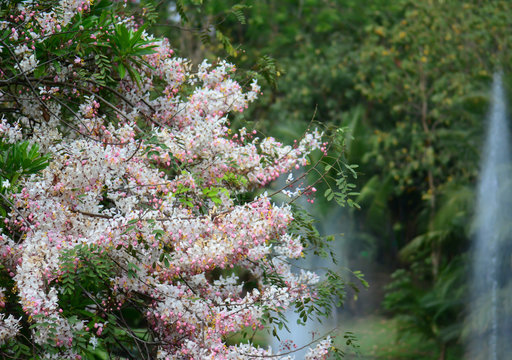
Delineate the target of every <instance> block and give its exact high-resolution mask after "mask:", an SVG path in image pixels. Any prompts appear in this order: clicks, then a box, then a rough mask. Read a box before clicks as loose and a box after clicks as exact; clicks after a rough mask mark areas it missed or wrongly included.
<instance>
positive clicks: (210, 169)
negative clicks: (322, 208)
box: [0, 0, 330, 359]
mask: <svg viewBox="0 0 512 360" xmlns="http://www.w3.org/2000/svg"><path fill="white" fill-rule="evenodd" d="M94 6H95V4H93V2H92V1H91V2H89V1H72V0H61V1H60V2H58V3H57V4H56V6H55V8H51V9H50V10H49V9H40V8H38V5H37V4H36V5H34V4H33V3H32V2H22V3H19V4H18V7H17V10H16V11H15V12H14V14H13V15H12V16H11V18H10V19H8V20H6V21H2V22H1V25H0V27H2V28H3V29H10V28H12V31H11V34H10V40H11V41H12V44H13V45H6V44H4V47H3V49H2V50H1V51H2V52H1V54H2V56H6V57H10V59H11V60H12V61H13V62H14V63H13V69H12V71H13V72H14V73H15V76H17V78H18V79H19V80H20V81H27V83H26V84H25V86H23V87H20V88H19V94H20V95H19V98H18V99H17V101H16V102H14V101H13V100H12V99H2V102H3V103H7V102H8V103H10V104H11V105H12V104H14V105H13V106H16V107H17V111H16V112H14V113H13V115H10V117H9V119H6V118H2V122H1V123H0V137H1V141H3V142H6V143H12V142H15V141H18V140H28V141H30V142H32V143H36V144H38V145H39V148H40V149H42V150H43V151H44V152H46V153H48V154H50V155H51V161H50V164H49V166H48V167H46V168H45V169H44V170H42V171H40V172H39V173H36V174H32V175H31V176H28V177H25V178H22V179H21V180H19V182H18V183H17V184H16V187H13V189H15V190H13V191H14V193H12V194H10V195H9V196H10V198H9V199H10V200H9V201H10V204H11V205H12V208H11V209H10V213H9V214H8V216H7V218H6V219H5V224H4V225H5V227H4V233H3V234H1V235H0V240H1V241H0V255H1V256H0V263H1V269H2V271H4V272H6V274H7V276H8V278H9V279H11V280H10V281H11V284H12V289H10V290H9V291H11V292H13V293H15V294H16V299H17V301H19V306H20V308H21V309H22V311H21V313H19V314H18V318H16V316H14V315H13V314H9V315H7V314H6V313H5V312H2V309H4V308H5V301H7V300H6V295H5V292H6V291H7V290H6V289H4V288H2V289H0V290H1V291H0V300H1V301H0V345H1V344H3V343H5V342H6V341H7V340H8V339H13V338H16V336H19V335H20V333H19V331H20V329H21V326H22V324H29V325H31V326H30V330H27V331H29V332H30V334H31V335H30V336H31V339H32V341H33V342H34V344H36V345H37V346H40V347H41V348H42V349H48V348H52V349H53V350H52V351H49V352H48V353H46V354H45V355H44V356H46V357H47V358H59V359H64V358H70V359H79V358H82V356H83V355H82V353H81V352H80V351H81V350H80V349H81V345H80V344H83V342H81V338H83V337H85V338H86V339H87V343H88V344H89V346H90V347H91V348H96V347H98V346H101V344H102V342H104V341H107V340H108V339H107V337H108V336H112V335H108V334H112V331H111V330H108V329H110V328H111V327H113V326H120V325H119V323H117V324H113V323H112V319H113V318H114V319H115V318H119V316H121V315H119V314H122V310H123V309H126V308H129V307H132V308H134V309H136V310H137V312H138V313H139V315H140V316H141V318H142V319H143V322H144V324H146V325H145V326H147V336H146V338H144V337H139V338H138V340H137V341H139V342H140V343H141V344H146V345H147V344H151V345H150V347H151V349H150V350H148V351H149V352H150V353H152V354H154V357H155V358H158V359H251V358H255V357H262V356H263V357H265V356H275V354H273V353H272V350H271V349H262V348H259V347H257V346H255V345H253V344H251V343H249V344H239V345H229V343H228V342H227V341H226V340H227V339H228V338H229V337H230V336H231V335H233V334H235V333H238V332H241V331H259V330H262V329H265V327H266V326H267V322H266V319H267V318H268V316H269V314H271V313H274V312H282V311H284V310H286V309H288V308H290V307H292V306H293V304H294V303H296V302H297V301H299V302H300V301H304V300H306V299H307V300H308V301H314V300H315V296H316V294H315V290H314V289H315V284H316V283H317V282H318V281H319V278H318V276H317V275H316V274H315V273H312V272H308V271H302V272H300V273H296V272H294V271H292V268H291V265H290V263H289V260H290V259H293V258H299V257H301V256H302V254H303V250H304V249H303V245H302V242H301V239H300V237H298V236H296V235H292V234H290V233H289V231H288V229H289V226H290V223H291V222H292V221H293V214H292V210H291V208H290V207H289V206H287V205H277V204H275V203H273V201H272V199H271V198H270V197H269V196H268V195H267V194H266V193H262V194H260V195H258V196H255V197H254V198H253V199H251V200H244V201H242V200H241V197H240V195H241V194H244V193H247V192H248V191H252V190H256V189H258V188H262V187H264V186H265V185H268V184H269V183H270V182H272V181H273V180H275V179H277V178H278V177H279V176H280V175H282V174H285V173H289V172H290V171H291V170H292V169H296V168H299V167H302V166H304V165H306V164H307V162H308V160H307V156H308V154H310V153H311V151H313V150H315V149H319V148H321V147H322V140H321V136H322V134H320V133H319V132H317V131H312V132H310V133H308V134H306V135H305V136H304V137H303V138H302V139H301V140H300V141H299V142H297V143H296V144H295V145H294V146H286V145H283V144H281V143H280V142H278V141H277V140H276V139H274V138H271V137H267V138H259V137H257V136H255V135H256V134H255V133H252V132H250V131H249V130H247V129H245V128H243V129H241V130H239V131H237V132H235V133H233V132H232V131H231V130H230V128H229V115H230V114H231V113H233V112H243V111H244V110H245V109H246V108H247V107H248V105H249V104H250V103H251V102H252V101H254V100H255V99H256V98H257V96H258V94H259V92H260V88H259V86H258V84H257V83H256V82H255V81H254V82H253V83H252V84H251V85H250V86H249V88H248V89H244V88H243V87H242V86H241V85H240V84H239V83H238V82H237V81H235V79H234V78H235V73H236V69H235V67H234V66H233V65H231V64H229V63H227V62H223V61H221V62H218V63H216V64H213V65H212V64H210V63H208V62H206V61H205V62H203V63H202V64H200V65H199V66H198V68H197V70H196V71H193V66H192V65H191V64H190V63H189V62H188V61H187V60H186V59H182V58H179V57H177V56H176V55H175V53H174V51H173V50H172V49H171V47H170V45H169V43H168V41H167V40H165V39H154V38H153V37H152V36H150V35H149V34H147V33H146V31H143V32H142V33H141V39H142V40H143V41H144V42H145V46H147V48H148V49H151V51H147V52H146V53H144V54H142V55H140V60H141V62H140V63H139V67H138V68H137V70H138V71H139V72H140V74H141V76H140V79H136V78H134V77H133V76H132V75H129V76H120V78H119V79H115V80H116V82H115V85H113V84H112V83H110V84H108V85H105V84H101V83H98V82H95V81H94V79H95V78H85V77H84V75H81V74H83V70H84V69H85V68H86V66H87V65H86V64H88V63H91V61H93V59H94V58H93V57H92V58H87V57H86V58H80V57H77V56H76V55H73V57H72V58H71V60H70V61H62V63H61V64H58V65H57V64H55V62H54V63H51V64H50V65H48V66H46V68H45V69H46V72H47V73H46V74H44V75H42V76H41V77H40V78H39V80H38V81H33V80H30V78H32V77H33V73H34V72H35V71H36V69H37V67H38V66H42V65H41V61H40V60H39V59H40V56H41V54H39V53H38V52H37V51H36V49H37V48H44V46H47V41H48V39H51V35H56V34H59V32H64V31H65V29H67V28H69V27H70V26H73V25H74V23H75V22H79V21H82V22H84V23H85V21H84V19H86V18H87V16H89V14H92V12H93V11H94ZM90 16H92V15H90ZM115 19H116V20H115V22H114V23H112V24H109V25H107V26H106V27H105V28H104V29H102V31H103V32H99V33H98V32H96V29H95V31H94V32H93V35H91V36H94V39H93V40H94V41H95V42H96V43H97V42H99V41H102V40H101V38H102V36H104V37H105V38H106V36H107V35H105V34H109V33H110V34H112V33H113V32H114V30H115V29H116V26H125V27H126V28H127V31H129V32H130V33H131V34H133V33H134V32H136V31H137V23H136V22H134V21H132V20H131V19H130V18H128V19H125V18H122V17H120V16H116V17H115ZM80 31H84V32H86V31H90V32H92V31H91V30H90V29H85V30H84V29H83V26H81V30H80ZM91 41H92V40H91ZM92 44H94V43H92ZM66 45H67V44H63V48H64V47H65V46H66ZM91 46H92V45H91ZM7 52H9V54H7ZM61 57H63V56H61ZM141 64H142V65H141ZM1 77H2V78H3V80H6V81H7V80H8V79H9V76H8V74H5V73H4V72H2V75H1ZM36 82H37V84H36ZM113 99H114V100H115V103H113V101H114V100H113ZM79 247H80V248H82V249H83V248H86V249H90V251H91V254H97V256H101V257H102V259H106V260H107V261H108V262H109V263H112V264H114V266H113V267H111V268H110V270H109V271H111V272H110V273H109V274H108V281H107V282H106V284H104V285H102V286H103V288H101V287H99V289H100V290H98V289H97V290H98V291H97V292H96V293H91V292H90V291H89V290H88V289H87V288H85V287H83V286H82V285H81V284H72V285H73V286H74V290H75V292H76V293H77V294H79V296H80V297H82V298H88V299H89V302H88V303H87V305H85V308H83V309H80V310H81V311H82V312H80V313H79V314H80V316H75V315H76V313H73V311H74V310H73V309H71V308H69V304H70V301H71V300H70V295H69V294H67V293H66V290H65V285H64V284H66V282H67V281H68V282H69V281H70V280H69V279H76V278H77V276H79V274H82V273H83V271H84V270H83V268H84V267H86V266H92V265H91V262H87V261H85V260H84V258H82V257H80V256H79V255H75V258H74V259H71V260H72V264H71V265H72V266H69V264H68V263H67V262H69V261H70V259H69V256H68V255H67V254H78V252H73V251H74V249H77V248H79ZM242 273H245V274H249V276H250V278H251V279H252V280H251V281H252V285H249V284H248V282H247V281H244V280H243V279H242V276H241V274H242ZM275 279H280V280H279V281H278V280H275ZM66 286H68V285H66ZM98 286H99V285H98ZM9 298H10V299H12V298H13V297H9ZM141 303H142V304H143V306H144V307H143V308H141ZM2 304H4V306H1V305H2ZM134 304H136V305H137V306H136V305H134ZM84 314H89V316H87V315H84ZM72 315H73V316H72ZM110 315H111V316H110ZM112 316H113V317H112ZM22 319H23V321H21V320H22ZM33 325H35V326H33ZM106 334H107V335H106ZM20 336H21V335H20ZM148 339H149V340H148ZM329 344H330V340H326V341H323V342H322V343H320V344H319V345H318V346H316V347H314V348H312V349H311V350H310V352H309V353H308V355H307V356H308V357H307V358H308V359H323V358H324V357H325V354H326V352H327V349H328V347H329ZM79 345H80V346H79ZM148 346H149V345H148Z"/></svg>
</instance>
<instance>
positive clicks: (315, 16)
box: [137, 0, 512, 360]
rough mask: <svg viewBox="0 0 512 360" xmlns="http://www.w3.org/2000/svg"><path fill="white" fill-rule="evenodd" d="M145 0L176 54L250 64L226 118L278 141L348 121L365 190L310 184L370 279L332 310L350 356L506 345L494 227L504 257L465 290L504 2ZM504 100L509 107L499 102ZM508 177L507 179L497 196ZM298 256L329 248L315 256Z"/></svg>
mask: <svg viewBox="0 0 512 360" xmlns="http://www.w3.org/2000/svg"><path fill="white" fill-rule="evenodd" d="M141 5H142V6H143V7H145V8H146V9H147V11H148V12H151V13H152V16H153V31H154V32H156V33H157V34H159V35H161V36H166V37H168V38H169V39H170V41H171V44H172V45H173V46H174V48H176V50H177V54H178V56H180V57H186V58H189V59H191V60H192V63H194V64H198V63H199V62H200V61H202V59H204V58H208V59H210V61H211V62H215V61H216V60H217V59H219V58H220V59H223V58H227V59H228V60H229V61H230V62H232V63H234V64H236V65H237V67H238V68H239V75H238V76H240V79H239V80H240V81H241V82H242V84H248V82H249V79H251V78H253V77H256V78H258V80H259V83H260V85H262V91H263V94H262V96H261V97H260V98H259V99H258V100H257V101H256V103H255V104H253V105H252V106H251V107H250V108H249V109H248V111H246V112H244V114H243V115H240V116H238V117H235V118H234V119H233V120H232V126H234V127H241V126H247V127H248V128H251V129H253V128H254V129H257V130H258V132H260V133H262V134H265V135H266V136H274V137H276V138H278V139H281V140H283V141H284V142H287V143H292V142H293V139H297V138H300V137H301V135H302V134H303V132H304V131H305V129H306V128H307V127H308V126H310V125H311V123H312V120H313V122H314V123H315V124H313V126H322V127H323V128H326V129H328V128H331V129H339V128H342V129H344V131H343V134H344V135H343V136H344V137H345V138H344V142H343V147H342V152H343V153H342V154H341V156H343V159H344V161H346V163H347V164H357V165H358V168H357V178H356V179H353V183H354V184H355V185H356V191H357V192H358V193H359V194H357V195H356V196H354V198H353V200H354V201H356V202H357V203H358V204H359V207H360V208H358V207H345V208H340V207H338V206H336V205H334V204H332V203H330V202H327V201H325V199H324V196H323V194H324V192H325V190H326V189H325V188H322V185H321V184H318V186H317V187H318V189H319V191H318V194H319V195H318V196H317V197H316V199H315V205H314V206H309V208H308V209H309V211H310V212H312V214H313V216H314V217H315V218H316V219H317V226H318V228H319V231H320V232H321V233H323V234H326V235H327V234H333V235H335V238H336V241H335V242H334V243H333V248H334V250H335V257H336V258H337V260H338V261H337V265H330V266H331V267H333V266H337V267H339V268H340V269H341V268H343V269H345V268H348V269H351V270H353V271H354V270H360V271H362V272H363V273H364V275H365V278H366V280H367V281H368V282H369V284H370V286H369V288H368V289H367V290H362V291H361V292H360V293H359V294H357V293H356V292H354V291H349V290H347V293H346V297H345V301H344V305H343V307H340V308H339V309H337V310H336V311H335V314H334V315H333V316H332V317H331V318H330V319H329V321H328V323H329V324H328V326H337V327H338V330H337V331H338V334H339V337H338V338H337V341H338V342H339V343H340V344H344V343H345V342H346V341H347V340H349V342H350V339H351V336H352V335H351V334H352V333H353V335H354V336H355V338H356V339H357V344H358V346H359V347H355V346H353V345H351V346H347V347H346V357H347V358H353V357H358V358H360V359H440V360H443V359H479V358H481V359H492V358H495V359H505V358H506V356H505V355H502V354H501V353H500V351H498V350H496V349H495V350H492V349H491V350H489V351H487V350H485V351H484V352H481V353H479V352H478V351H477V350H475V349H476V348H480V349H481V348H493V347H495V348H496V347H500V345H499V344H501V342H502V341H501V340H499V339H498V340H496V339H495V340H493V336H494V337H497V336H498V335H496V334H498V333H500V332H501V333H504V334H505V336H506V334H507V333H506V330H507V329H510V324H508V325H507V324H501V325H500V324H498V325H496V318H497V317H498V318H501V319H507V318H510V316H511V313H512V311H511V309H510V308H512V304H510V301H507V299H508V298H511V297H510V296H508V294H510V292H509V291H507V287H508V286H509V285H510V284H509V277H508V276H507V274H509V273H510V272H511V270H512V269H511V261H512V258H511V255H510V246H506V243H505V242H504V240H500V241H502V243H503V244H505V245H500V246H498V248H499V249H498V250H496V251H498V252H500V254H499V259H496V256H498V255H497V254H496V253H493V254H494V255H493V254H491V255H489V256H490V257H491V258H492V257H493V256H494V258H492V259H494V260H495V261H494V263H496V262H498V268H497V270H495V271H494V273H495V274H494V275H495V276H498V277H499V279H498V280H494V288H493V289H485V288H484V289H481V290H479V291H477V292H479V294H475V291H474V289H475V287H474V286H472V285H471V284H473V283H474V280H473V279H474V278H475V277H478V276H479V274H478V273H479V272H481V273H483V272H486V269H485V267H484V268H478V267H477V268H475V266H474V265H473V264H474V263H475V260H474V259H475V251H474V249H475V248H476V247H475V246H474V245H472V244H473V243H474V242H475V240H474V239H475V237H476V234H477V233H478V231H477V229H478V224H476V222H475V218H476V215H475V214H476V213H477V210H478V208H479V207H480V208H482V207H483V205H482V204H483V203H485V201H486V191H490V190H484V193H483V196H481V200H479V202H477V192H478V191H477V189H478V182H479V178H480V175H479V174H480V169H481V168H483V165H482V164H483V162H484V161H485V159H484V156H483V154H484V143H485V134H486V133H487V130H486V129H487V127H488V123H489V122H488V119H489V118H490V117H491V115H490V112H491V108H492V106H493V105H492V104H493V101H495V100H496V99H495V98H496V97H497V96H498V95H497V94H496V92H494V95H493V90H492V86H493V85H492V84H493V76H494V78H495V80H494V81H495V84H496V82H497V81H499V83H500V86H501V87H502V88H503V91H502V93H501V95H499V96H501V97H502V98H503V99H502V100H503V102H504V103H506V102H507V98H510V95H512V91H510V89H508V87H509V84H512V78H511V77H510V66H511V64H512V63H511V55H512V49H511V48H510V46H511V44H512V29H511V25H512V22H511V21H510V14H511V13H512V3H511V2H509V1H505V0H502V1H500V0H496V1H493V0H486V1H483V0H472V1H469V0H468V1H462V0H450V1H448V0H422V1H417V0H394V1H388V0H295V1H292V0H254V1H244V0H237V1H232V0H182V1H171V0H163V1H161V2H159V3H157V4H156V3H155V2H153V1H151V2H149V1H148V2H147V3H144V2H142V3H137V6H141ZM495 74H500V76H499V80H496V77H497V76H496V75H495ZM507 94H509V95H507ZM500 111H501V113H502V117H504V118H505V119H507V117H506V110H504V109H502V110H500ZM503 129H504V130H503V132H506V131H508V130H507V126H506V125H505V127H504V128H503ZM506 141H507V140H505V142H506ZM488 142H493V139H492V137H491V139H490V140H489V141H488ZM501 148H503V146H502V147H501ZM498 151H499V150H498ZM506 174H510V172H507V173H506ZM505 176H508V175H505ZM276 187H278V186H277V185H276ZM491 188H492V185H491ZM509 189H510V187H504V186H501V192H500V193H499V194H498V195H497V196H498V197H504V196H506V195H508V193H510V190H509ZM506 221H508V219H506ZM506 233H508V232H506ZM505 238H506V236H505ZM484 247H485V245H484ZM306 265H307V266H309V267H313V268H315V267H321V266H324V265H325V264H323V263H322V264H320V263H319V262H318V261H317V260H314V259H310V260H306ZM475 269H476V270H475ZM481 275H482V276H484V274H481ZM485 276H487V275H485ZM472 289H473V291H472ZM493 294H494V295H493ZM496 296H498V297H499V298H501V299H503V301H501V302H500V303H499V306H498V307H499V309H498V311H499V313H497V315H496V309H495V310H494V315H493V316H494V320H493V316H491V315H489V314H492V313H493V312H492V311H487V310H485V309H488V308H489V307H493V306H494V308H496V306H497V303H496V301H494V302H493V301H491V300H492V299H493V298H496ZM486 299H490V300H489V301H486ZM475 303H478V304H481V306H480V307H479V306H473V305H471V304H475ZM486 304H487V305H486ZM486 306H487V308H486ZM475 309H477V310H475ZM478 309H480V310H481V309H484V310H485V311H484V310H482V311H480V310H478ZM470 315H471V316H470ZM468 319H472V320H468ZM504 321H505V322H506V320H504ZM502 322H503V321H502ZM291 323H293V320H292V321H291ZM333 323H334V324H333ZM497 327H499V328H500V329H501V330H500V331H498V330H496V328H497ZM294 331H295V330H294ZM298 331H299V332H301V333H302V334H309V333H310V332H311V331H317V332H318V333H321V332H322V331H323V330H322V329H320V328H319V329H316V330H315V329H308V330H298ZM347 331H349V333H347ZM295 332H296V331H295ZM350 332H351V333H350ZM493 334H494V335H493ZM307 336H309V337H310V338H311V336H314V335H306V338H307ZM475 339H484V340H482V341H483V345H482V346H479V345H477V346H475V345H474V344H475V341H476V340H475ZM486 339H487V340H486ZM262 342H265V340H262ZM493 342H497V343H498V344H493ZM468 344H473V346H470V345H468ZM486 351H487V352H486Z"/></svg>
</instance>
